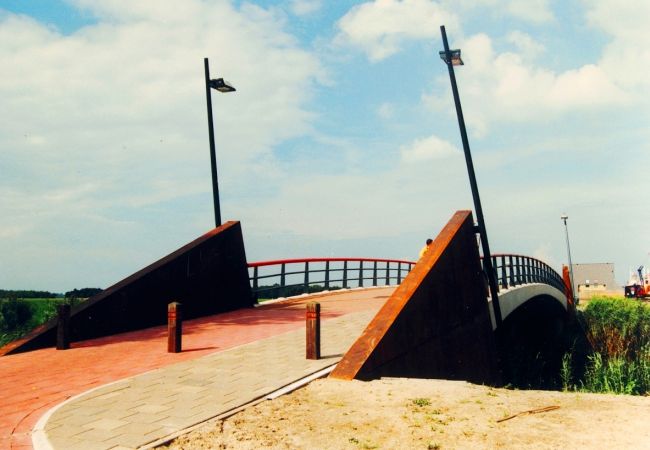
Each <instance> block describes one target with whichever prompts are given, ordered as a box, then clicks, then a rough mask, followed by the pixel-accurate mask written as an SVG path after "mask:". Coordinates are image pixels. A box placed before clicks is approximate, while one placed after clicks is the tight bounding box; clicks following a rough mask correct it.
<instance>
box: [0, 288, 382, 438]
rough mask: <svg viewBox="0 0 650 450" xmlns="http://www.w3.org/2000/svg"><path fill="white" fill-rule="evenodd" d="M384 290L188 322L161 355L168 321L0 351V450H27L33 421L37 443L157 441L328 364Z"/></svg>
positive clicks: (347, 343) (358, 329)
mask: <svg viewBox="0 0 650 450" xmlns="http://www.w3.org/2000/svg"><path fill="white" fill-rule="evenodd" d="M392 289H393V288H384V289H381V288H378V289H368V290H359V291H354V290H353V291H346V292H342V293H339V294H337V295H327V296H322V297H318V298H308V297H305V298H302V299H297V300H293V301H290V302H283V303H278V304H274V305H268V306H264V307H260V308H255V309H247V310H239V311H234V312H232V313H226V314H220V315H217V316H212V317H209V318H202V319H196V320H194V321H188V322H186V324H184V336H183V349H184V351H183V352H182V353H178V354H170V353H166V351H165V350H166V327H156V328H151V329H148V330H142V331H139V332H134V333H125V334H123V335H116V336H111V337H109V338H102V339H95V340H92V341H85V342H81V343H74V344H73V349H72V350H67V351H56V350H53V349H43V350H38V351H34V352H29V353H23V354H18V355H12V356H6V357H2V358H0V389H4V391H3V392H5V393H7V395H5V402H3V403H2V404H0V449H2V450H4V449H31V448H32V445H33V444H32V428H34V427H35V426H36V428H35V431H34V437H35V440H34V442H35V444H34V446H35V448H37V450H38V449H41V448H55V449H71V450H74V449H82V448H83V449H95V448H96V449H110V448H112V449H116V450H117V449H126V448H137V447H140V446H146V445H148V444H151V443H153V442H157V441H160V440H161V439H164V438H165V437H168V436H170V435H173V434H174V433H177V432H178V431H180V430H183V429H185V428H187V427H190V426H192V425H194V424H196V423H200V422H203V421H205V420H207V419H209V418H213V417H216V416H220V415H222V414H224V413H227V412H228V411H231V410H233V409H236V408H238V407H239V406H241V405H245V404H247V403H249V402H251V401H255V400H256V399H260V398H264V397H265V396H266V394H268V393H270V392H272V391H275V390H276V389H278V388H280V387H283V386H286V385H287V384H289V383H292V382H293V381H296V380H298V379H300V378H302V377H304V376H306V375H309V374H311V373H314V372H317V371H319V370H321V369H322V368H324V367H327V366H331V365H333V364H335V363H336V362H337V361H338V360H339V359H340V357H341V356H342V354H343V353H344V352H345V351H346V350H347V348H348V347H349V346H350V345H351V344H352V342H353V341H354V339H356V337H357V336H359V334H360V333H361V331H362V330H363V328H364V327H365V326H366V325H367V323H368V322H369V321H370V319H371V318H372V317H373V316H374V314H375V313H376V311H377V310H378V309H379V308H380V307H381V305H383V303H384V302H385V301H386V299H387V298H388V296H389V295H390V293H391V292H392ZM311 300H317V301H319V302H321V305H322V318H323V322H322V330H321V333H322V337H321V340H322V355H323V358H322V359H321V360H318V361H309V360H306V359H305V347H304V343H305V334H304V333H305V331H304V317H305V306H304V303H306V302H307V301H311ZM186 325H187V326H186ZM107 383H110V384H107ZM89 389H90V390H89ZM66 400H68V401H67V402H65V403H63V404H61V402H64V401H66ZM57 405H58V406H57ZM44 414H45V416H43V415H44ZM39 418H40V419H41V420H40V421H39V423H38V424H37V423H36V422H37V421H38V420H39Z"/></svg>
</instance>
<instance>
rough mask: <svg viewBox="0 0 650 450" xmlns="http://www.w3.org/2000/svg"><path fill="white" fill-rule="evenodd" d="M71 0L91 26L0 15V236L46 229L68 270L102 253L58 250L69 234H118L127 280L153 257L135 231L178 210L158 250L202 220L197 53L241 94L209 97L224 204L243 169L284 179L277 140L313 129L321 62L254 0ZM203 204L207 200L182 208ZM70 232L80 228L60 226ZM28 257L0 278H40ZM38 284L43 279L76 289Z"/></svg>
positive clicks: (205, 171)
mask: <svg viewBox="0 0 650 450" xmlns="http://www.w3.org/2000/svg"><path fill="white" fill-rule="evenodd" d="M76 4H77V5H81V6H83V7H84V8H87V9H89V10H90V12H91V13H92V14H93V15H95V16H96V17H97V21H98V23H97V24H96V25H90V26H87V27H85V28H82V29H80V30H78V31H76V32H74V33H72V34H70V35H67V36H64V35H61V34H59V33H57V32H56V31H53V30H52V29H49V28H47V27H45V26H43V25H41V24H39V23H37V22H35V21H34V20H32V19H29V18H27V17H25V16H17V15H13V14H10V13H7V14H4V15H1V16H0V41H2V42H3V45H1V46H0V60H1V61H3V64H2V66H3V69H2V72H3V73H2V77H0V96H1V97H2V99H3V101H2V102H1V103H0V149H1V152H0V166H2V167H3V177H2V179H0V192H3V193H6V192H8V191H10V192H12V193H13V194H12V195H10V196H7V195H2V197H1V198H0V209H1V210H2V211H3V213H2V215H1V217H0V235H2V236H16V234H17V232H18V231H17V230H20V228H21V227H23V228H25V229H26V227H24V225H23V224H26V223H28V224H29V225H30V227H32V228H33V229H34V230H41V231H40V232H42V230H48V236H49V239H50V240H49V243H48V245H47V249H48V251H50V252H51V253H52V255H53V256H52V258H53V259H56V255H57V254H60V255H62V257H63V255H65V258H68V259H65V260H64V259H62V260H60V261H59V265H61V266H68V267H74V266H75V264H78V261H79V260H80V258H79V257H78V256H79V255H80V254H89V253H92V252H93V248H95V247H96V246H101V245H103V244H101V243H99V242H94V241H92V240H91V241H90V242H89V243H88V246H86V247H80V246H77V247H71V246H68V245H67V244H66V242H67V241H68V240H69V239H71V238H70V236H71V235H73V234H74V233H79V231H78V230H77V231H75V227H78V228H88V227H90V226H91V225H92V227H93V230H92V231H93V234H94V235H95V236H110V235H111V234H112V233H115V231H116V230H117V229H121V230H125V229H128V231H129V233H127V234H124V235H122V237H121V238H122V239H123V241H122V242H121V245H122V246H125V247H131V248H135V246H136V242H137V243H138V246H140V248H142V253H141V254H140V255H138V256H137V258H136V259H134V260H130V259H128V260H123V263H124V264H123V265H122V266H120V267H121V268H122V270H123V272H122V273H123V274H125V275H126V274H128V273H130V272H129V271H130V270H131V271H132V270H133V269H137V268H139V266H141V265H142V264H143V263H148V262H151V259H152V255H151V254H147V253H146V252H147V245H150V246H151V245H152V244H153V243H147V240H146V239H145V238H144V235H146V234H147V228H148V227H149V226H152V225H153V224H156V225H155V226H160V222H161V221H165V220H169V217H167V218H164V217H165V215H166V214H170V213H171V209H170V208H161V206H160V205H164V204H170V203H174V202H176V203H178V205H180V206H178V207H177V208H176V210H177V212H176V214H177V215H178V214H180V215H181V216H183V215H184V214H187V215H185V216H183V220H181V223H180V224H178V222H175V223H177V224H178V227H179V229H177V230H176V232H174V233H170V235H168V236H169V237H168V239H169V240H168V241H167V243H166V246H162V247H161V246H160V245H158V246H156V247H155V248H153V249H152V251H154V253H153V256H159V255H160V253H161V252H164V251H165V249H171V248H173V247H174V246H175V245H176V243H177V242H184V241H186V240H187V239H188V236H189V237H190V238H191V237H192V236H194V235H196V234H198V233H200V232H203V231H205V229H206V228H209V226H210V223H211V211H210V209H209V208H210V205H211V201H210V195H211V190H210V187H211V184H210V168H209V154H208V139H207V123H206V121H207V119H206V111H205V107H206V106H205V87H204V86H205V85H204V74H203V57H206V56H207V57H209V58H210V69H211V75H212V77H215V78H216V77H220V76H223V77H225V78H226V79H228V80H231V81H232V82H233V84H234V85H235V86H236V87H237V92H236V93H233V94H228V95H221V94H219V93H217V92H216V91H213V105H214V114H215V118H214V122H215V132H216V139H217V155H218V161H219V174H220V181H221V190H222V203H224V204H228V203H227V202H225V201H224V199H230V200H231V201H233V200H232V199H236V198H237V197H238V196H242V195H246V194H245V193H246V191H247V189H249V187H248V186H249V185H250V184H251V179H250V178H248V176H249V175H250V174H255V177H254V178H255V180H256V182H257V183H260V184H261V185H264V184H265V183H272V182H275V181H274V180H277V179H280V178H281V177H282V176H281V169H280V167H279V165H278V163H277V161H276V159H275V156H274V153H273V147H274V146H275V145H277V144H278V143H279V142H282V141H283V140H285V139H287V138H291V137H296V136H300V135H302V134H304V133H306V132H308V131H309V130H310V129H311V123H312V120H313V118H314V115H313V114H312V113H311V112H310V111H309V110H308V109H307V103H308V101H309V100H310V98H311V95H312V91H313V89H312V88H313V86H314V85H315V84H316V83H318V82H319V80H320V79H323V78H324V76H323V69H322V67H321V65H320V63H319V61H318V60H317V59H316V58H315V57H314V56H312V55H310V54H309V53H308V52H306V51H304V50H302V49H301V48H300V46H299V44H298V42H297V40H296V39H295V38H294V37H293V36H291V35H289V34H288V33H287V32H286V31H285V30H284V27H285V25H286V24H285V22H284V19H283V18H282V17H281V16H280V15H278V16H276V15H275V13H274V12H273V11H271V12H269V11H266V10H264V9H262V8H259V7H256V6H253V5H250V4H245V5H244V6H242V7H241V9H236V8H234V7H233V6H231V4H230V2H228V1H213V2H202V1H196V0H189V1H186V2H184V3H183V7H182V8H180V7H177V5H176V4H175V3H173V2H158V1H156V2H153V1H143V2H137V4H135V3H133V2H131V1H128V0H110V1H101V2H95V1H86V0H78V1H77V2H76ZM203 198H205V205H206V206H207V207H206V208H203V207H201V208H199V210H200V211H201V212H198V211H197V209H196V208H194V210H192V209H191V207H190V206H189V205H195V206H197V203H198V205H200V204H202V201H203ZM172 209H173V208H172ZM186 209H187V210H188V211H186ZM223 209H224V218H228V217H230V215H229V214H228V208H227V207H224V208H223ZM184 211H185V212H184ZM161 214H162V215H161ZM177 217H179V216H177ZM71 223H72V224H77V225H71V226H70V228H66V227H64V226H63V224H71ZM53 224H57V225H56V226H52V225H53ZM116 224H119V225H116ZM201 224H202V225H201ZM168 226H171V222H170V224H169V225H168ZM111 227H112V228H111ZM124 227H126V228H124ZM183 229H184V230H186V233H183V232H182V230H183ZM160 231H162V230H160ZM143 233H144V235H143ZM172 235H173V236H172ZM104 242H105V241H104ZM159 244H160V243H159ZM38 245H39V241H38V240H36V239H33V238H30V237H29V236H28V235H26V234H22V235H19V236H18V237H17V238H16V239H13V240H12V241H11V242H4V243H3V244H2V246H1V248H0V252H1V253H3V254H6V255H8V254H12V252H11V251H10V248H22V249H24V252H23V255H28V254H32V253H38V249H37V248H36V247H37V246H38ZM32 250H33V251H32ZM44 261H45V259H43V264H44ZM25 264H26V262H24V261H23V263H22V264H18V263H13V264H9V265H7V267H5V264H3V270H2V274H1V275H0V285H3V286H20V285H22V282H21V280H25V279H28V278H32V279H33V276H32V275H30V273H31V274H33V273H35V272H38V273H41V272H42V273H44V274H46V275H44V277H45V278H47V277H49V276H50V275H48V274H49V272H48V271H47V270H46V268H45V267H40V266H39V264H41V262H40V259H38V258H37V259H36V261H34V264H35V265H34V267H31V268H30V270H27V269H26V266H25ZM68 275H69V276H70V277H75V279H77V280H78V279H79V276H75V274H74V273H71V274H68ZM68 275H66V276H68ZM52 276H54V275H52ZM92 276H93V277H94V278H93V279H89V280H88V282H89V283H91V282H92V283H93V284H95V285H98V284H99V285H103V286H105V285H107V283H109V282H112V281H116V280H115V279H114V278H111V279H108V280H107V279H103V278H101V277H102V276H103V275H102V274H101V273H99V271H95V273H93V274H92ZM113 276H114V275H113ZM45 278H44V279H43V280H42V281H41V282H42V283H43V284H44V285H47V283H48V282H49V283H51V284H50V286H61V285H64V286H65V287H73V286H72V285H71V283H72V282H71V281H70V280H63V279H58V280H53V279H45ZM100 278H101V279H100Z"/></svg>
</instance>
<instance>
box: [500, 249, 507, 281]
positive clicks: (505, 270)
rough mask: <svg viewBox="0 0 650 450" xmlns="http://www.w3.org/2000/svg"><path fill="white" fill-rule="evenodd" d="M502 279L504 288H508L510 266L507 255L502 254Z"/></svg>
mask: <svg viewBox="0 0 650 450" xmlns="http://www.w3.org/2000/svg"><path fill="white" fill-rule="evenodd" d="M501 279H502V280H503V289H508V268H507V266H506V257H505V255H501Z"/></svg>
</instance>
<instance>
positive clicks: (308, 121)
mask: <svg viewBox="0 0 650 450" xmlns="http://www.w3.org/2000/svg"><path fill="white" fill-rule="evenodd" d="M441 25H445V27H446V31H447V36H448V38H449V43H450V46H451V48H460V49H461V51H462V58H463V60H464V62H465V65H464V66H462V67H457V68H456V77H457V80H458V87H459V91H460V98H461V102H462V107H463V113H464V116H465V121H466V124H467V129H468V134H469V142H470V146H471V151H472V156H473V159H474V166H475V170H476V176H477V181H478V186H479V190H480V195H481V201H482V206H483V211H484V215H485V222H486V229H487V233H488V236H489V242H490V248H491V250H492V253H517V254H524V255H529V256H534V257H537V258H540V259H542V260H543V261H545V262H547V263H548V264H550V265H551V266H552V267H554V268H556V269H557V270H560V268H561V265H562V264H563V263H566V261H567V248H566V242H565V228H564V225H563V224H562V221H561V220H560V216H561V215H562V214H567V215H568V216H569V219H568V231H569V237H570V245H571V255H572V259H573V262H574V263H597V262H609V263H614V264H615V267H616V278H617V280H618V282H619V283H621V284H624V283H625V282H626V281H627V277H628V272H629V270H630V269H635V268H636V267H638V266H639V265H647V266H650V235H649V234H648V233H647V229H648V224H650V208H648V207H646V205H645V204H644V203H643V201H644V200H643V199H644V198H645V195H646V194H647V193H648V187H649V183H648V171H649V170H650V156H649V155H650V130H649V128H648V124H649V123H650V120H649V119H650V77H648V76H647V74H648V72H650V3H649V2H647V1H645V0H589V1H587V0H584V1H583V0H566V1H560V0H527V1H525V2H524V1H516V0H454V1H452V0H401V1H399V0H375V1H338V0H337V1H324V0H274V1H272V0H269V1H236V0H184V1H183V2H176V1H171V0H155V1H154V0H140V1H138V2H133V1H131V0H0V68H1V72H0V98H1V99H2V101H1V102H0V288H3V289H38V290H50V291H53V292H65V291H67V290H71V289H73V288H81V287H101V288H106V287H108V286H110V285H112V284H114V283H116V282H118V281H120V280H121V279H123V278H125V277H126V276H128V275H130V274H131V273H133V272H135V271H137V270H139V269H141V268H143V267H145V266H146V265H148V264H150V263H152V262H153V261H155V260H157V259H159V258H161V257H163V256H165V255H166V254H169V253H171V252H172V251H174V250H176V249H177V248H179V247H181V246H182V245H184V244H186V243H187V242H190V241H191V240H193V239H195V238H196V237H198V236H200V235H202V234H203V233H205V232H207V231H209V230H210V229H211V228H213V227H214V211H213V208H212V190H211V189H212V184H211V174H210V155H209V141H208V124H207V114H206V100H205V85H204V72H203V70H204V68H203V58H204V57H207V58H209V62H210V71H211V75H212V77H213V78H217V77H224V78H225V79H226V80H228V81H229V82H230V83H232V85H234V86H235V87H236V88H237V91H236V92H234V93H229V94H220V93H218V92H216V91H213V95H212V103H213V108H214V127H215V134H216V153H217V160H218V173H219V188H220V192H221V209H222V216H223V219H224V221H226V220H239V221H241V224H242V230H243V234H244V242H245V248H246V256H247V259H248V261H261V260H268V259H281V258H297V257H379V258H397V259H406V260H414V259H417V255H418V251H419V250H420V248H421V247H422V245H423V243H424V240H425V239H426V238H428V237H435V236H436V235H437V233H438V232H439V231H440V229H441V228H442V227H443V226H444V225H445V224H446V222H447V221H448V220H449V218H450V217H451V216H452V215H453V213H454V212H455V211H457V210H465V209H473V204H472V197H471V192H470V187H469V182H468V176H467V170H466V166H465V160H464V157H463V152H462V143H461V139H460V134H459V128H458V121H457V118H456V112H455V109H454V104H453V98H452V92H451V87H450V83H449V77H448V72H447V68H446V66H445V64H444V63H443V62H442V61H441V60H440V58H439V56H438V51H440V50H441V49H442V47H443V44H442V39H441V35H440V26H441Z"/></svg>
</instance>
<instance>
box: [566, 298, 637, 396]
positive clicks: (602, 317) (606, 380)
mask: <svg viewBox="0 0 650 450" xmlns="http://www.w3.org/2000/svg"><path fill="white" fill-rule="evenodd" d="M578 320H579V321H580V323H581V325H582V328H583V330H584V334H585V337H586V338H587V340H588V341H589V344H590V347H591V350H592V351H591V353H590V354H589V355H588V356H587V358H586V359H585V360H584V367H578V366H577V365H576V364H575V361H574V360H573V359H572V357H571V354H566V355H565V357H564V358H563V360H562V369H561V373H560V377H561V379H562V386H563V388H564V389H565V390H569V389H575V390H582V391H587V392H604V393H615V394H633V395H644V394H647V393H649V392H650V307H649V306H648V305H646V304H644V303H642V302H640V301H638V300H633V299H626V298H617V297H597V298H593V299H592V300H591V301H590V302H589V305H588V306H587V307H586V308H585V310H584V311H582V312H581V313H579V315H578ZM574 366H576V367H574ZM576 373H580V375H576Z"/></svg>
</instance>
